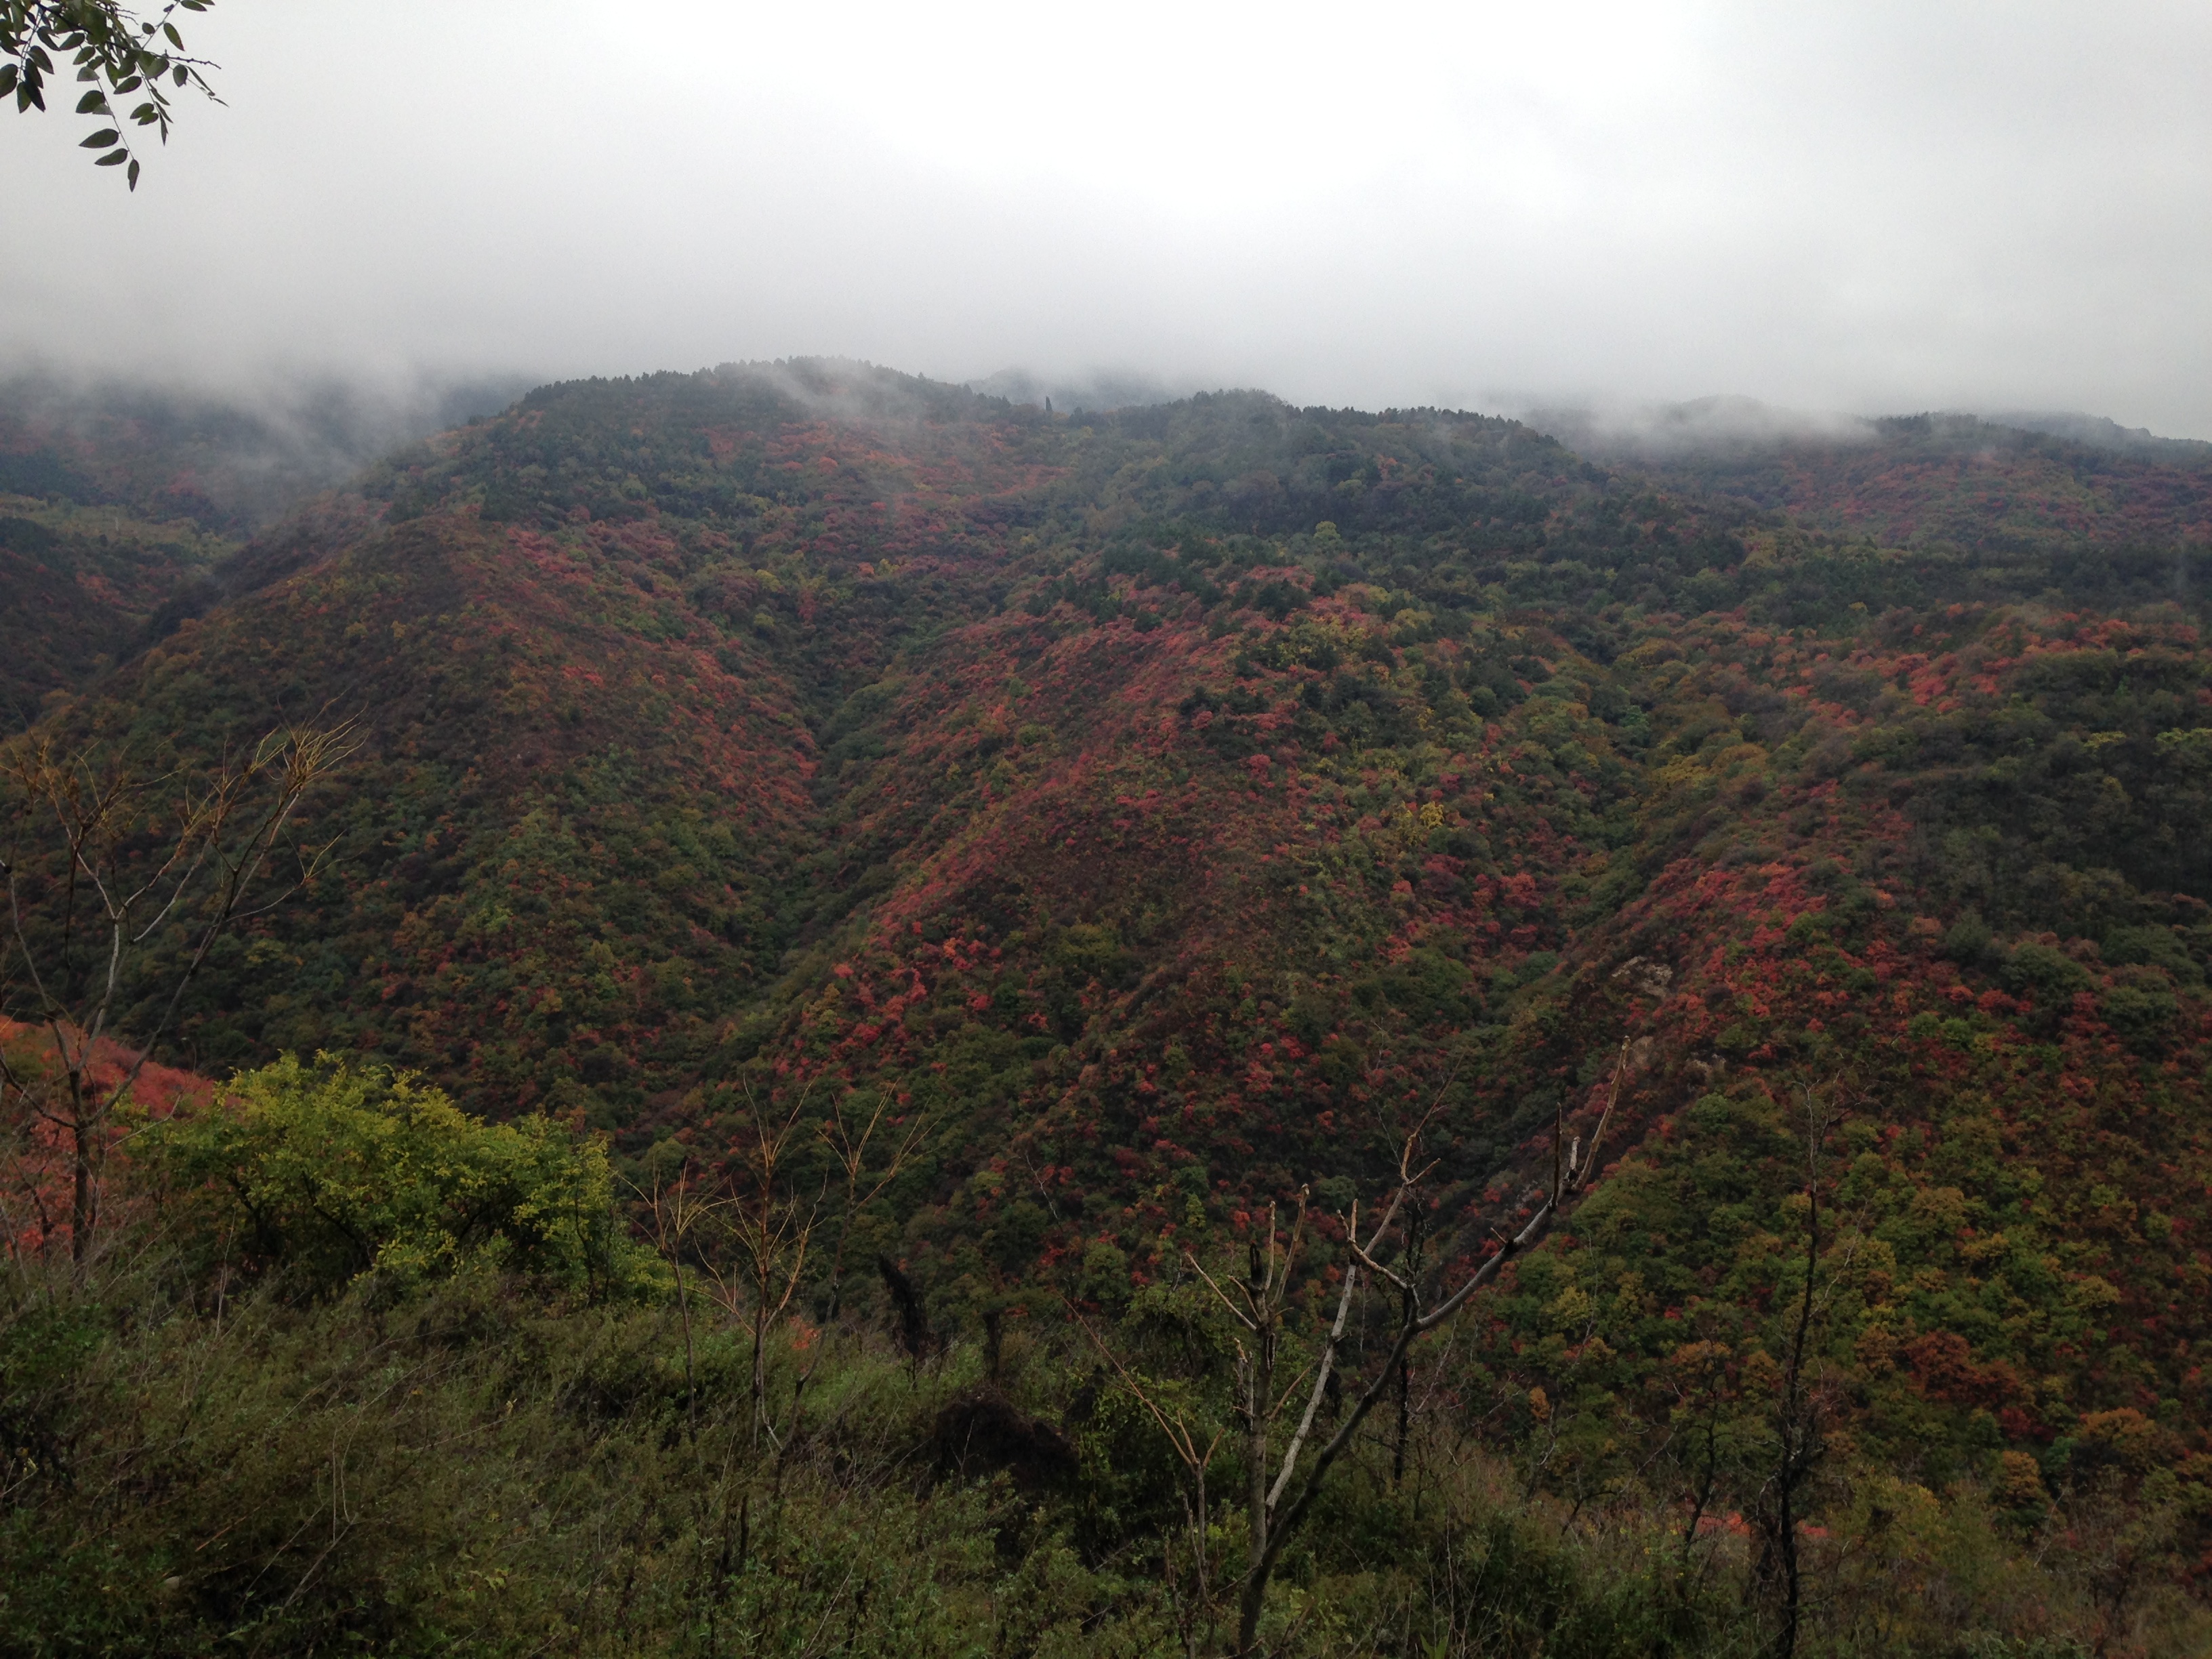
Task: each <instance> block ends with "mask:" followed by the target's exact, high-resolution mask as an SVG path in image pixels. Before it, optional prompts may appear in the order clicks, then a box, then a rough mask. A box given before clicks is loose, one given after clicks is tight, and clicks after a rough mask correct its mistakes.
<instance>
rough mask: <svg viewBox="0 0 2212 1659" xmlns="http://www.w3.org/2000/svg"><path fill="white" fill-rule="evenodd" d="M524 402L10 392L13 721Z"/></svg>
mask: <svg viewBox="0 0 2212 1659" xmlns="http://www.w3.org/2000/svg"><path fill="white" fill-rule="evenodd" d="M523 389H524V387H523V386H520V385H514V386H507V385H502V384H497V383H494V384H488V385H484V386H460V387H448V388H445V389H443V390H439V391H434V392H419V393H410V394H406V395H398V394H386V393H378V392H365V391H362V390H360V389H356V388H349V387H346V386H337V385H327V386H309V387H306V388H294V389H292V390H291V391H290V392H288V393H287V394H286V395H284V396H282V397H276V398H271V399H269V400H267V401H265V402H264V403H262V404H254V403H252V402H251V401H250V400H247V399H246V398H222V397H217V396H212V395H191V394H185V393H173V392H160V391H156V390H149V389H145V388H139V387H132V386H120V385H112V384H110V385H89V386H83V385H70V384H65V383H63V382H61V381H58V380H51V379H46V378H42V377H40V376H36V375H23V374H19V375H15V376H14V377H12V378H9V379H7V380H0V723H4V725H5V726H6V727H7V729H9V730H17V729H20V728H21V726H23V725H24V724H26V723H27V721H28V720H30V719H31V718H32V716H33V715H34V714H35V713H36V711H37V710H38V708H39V707H40V703H41V702H42V701H43V700H44V698H45V697H46V696H47V695H48V694H49V693H51V692H54V691H58V690H64V689H74V688H76V687H78V686H81V685H82V684H85V683H86V682H87V681H88V679H90V678H92V677H93V676H94V674H96V673H97V672H99V671H100V670H101V669H102V668H104V667H106V666H107V665H110V664H112V663H113V662H114V661H116V660H117V659H118V658H120V657H123V656H125V655H128V654H130V653H132V652H134V651H137V650H140V649H143V647H145V646H146V644H147V643H149V641H152V640H154V639H158V638H160V637H161V636H162V635H164V634H166V633H167V631H168V630H169V629H172V628H173V627H174V626H175V625H176V623H178V622H179V620H181V619H182V618H184V617H189V616H193V615H197V614H198V613H199V612H200V611H204V610H206V609H207V608H208V606H209V605H211V604H213V603H214V602H215V600H216V599H217V598H218V597H220V593H221V592H222V589H221V587H220V586H219V585H218V584H217V583H216V581H215V580H214V579H213V577H214V568H215V567H216V565H217V564H218V563H219V562H222V560H223V559H224V558H225V557H226V556H228V555H229V554H230V553H232V552H234V551H235V550H237V548H238V547H239V546H240V544H241V543H242V541H243V540H244V538H246V537H247V536H249V535H251V534H252V532H254V531H255V530H256V529H258V528H259V527H261V526H264V525H267V524H270V523H272V522H274V521H275V520H277V519H279V518H282V517H284V516H286V515H289V514H291V513H295V512H297V511H298V510H299V508H300V507H301V503H302V502H303V501H306V500H307V498H309V497H310V496H313V495H316V494H317V493H319V492H320V491H323V490H326V489H330V488H331V487H332V486H333V485H336V484H339V483H343V482H345V481H346V480H347V479H349V478H350V477H353V476H354V475H355V474H356V473H357V472H359V471H361V470H362V468H363V467H364V466H366V465H368V463H369V462H371V461H372V460H374V459H377V458H379V457H380V456H381V455H382V454H383V453H385V452H386V450H388V449H390V448H391V447H393V446H394V445H397V444H399V443H402V442H404V441H410V440H412V439H415V438H418V437H421V436H422V435H425V434H428V433H431V432H435V431H437V430H440V429H441V428H444V427H446V426H447V425H450V424H451V423H452V422H454V421H456V420H459V419H463V418H465V417H466V416H468V415H469V414H471V413H476V412H480V411H482V410H487V409H494V408H497V407H499V406H500V405H501V404H504V403H505V402H506V401H507V399H508V398H511V397H513V395H514V394H515V393H516V392H520V391H522V390H523Z"/></svg>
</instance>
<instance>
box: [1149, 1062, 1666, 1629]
mask: <svg viewBox="0 0 2212 1659" xmlns="http://www.w3.org/2000/svg"><path fill="white" fill-rule="evenodd" d="M1627 1059H1628V1050H1627V1045H1626V1043H1624V1044H1623V1045H1622V1047H1621V1052H1620V1058H1619V1060H1617V1062H1616V1063H1615V1065H1614V1067H1613V1085H1612V1088H1611V1090H1610V1091H1609V1092H1608V1094H1607V1099H1606V1104H1605V1109H1604V1111H1603V1113H1602V1114H1601V1116H1600V1117H1599V1119H1598V1122H1597V1127H1596V1128H1595V1130H1594V1131H1593V1132H1592V1133H1591V1136H1590V1143H1589V1150H1588V1152H1584V1150H1583V1143H1582V1140H1581V1139H1580V1137H1578V1136H1577V1137H1575V1138H1572V1139H1570V1138H1569V1136H1568V1134H1567V1130H1566V1120H1565V1112H1564V1109H1563V1110H1562V1111H1561V1112H1560V1113H1559V1115H1558V1116H1557V1117H1555V1119H1554V1121H1553V1128H1552V1170H1551V1179H1550V1181H1549V1182H1547V1185H1546V1187H1545V1189H1544V1192H1543V1195H1542V1197H1541V1200H1539V1201H1538V1203H1537V1204H1536V1206H1535V1208H1534V1212H1533V1213H1531V1215H1530V1216H1529V1218H1528V1220H1527V1221H1526V1222H1525V1223H1523V1224H1522V1227H1521V1229H1520V1231H1518V1232H1516V1233H1514V1234H1513V1235H1512V1236H1511V1237H1499V1239H1498V1248H1497V1249H1495V1250H1494V1251H1492V1253H1491V1254H1490V1255H1488V1256H1487V1257H1486V1258H1485V1259H1484V1260H1483V1261H1482V1262H1481V1263H1480V1265H1478V1266H1477V1267H1475V1268H1474V1271H1473V1272H1472V1273H1469V1274H1468V1276H1467V1278H1466V1279H1464V1280H1463V1281H1462V1283H1461V1284H1460V1285H1458V1286H1457V1287H1456V1288H1455V1289H1452V1290H1449V1291H1445V1290H1442V1289H1441V1288H1437V1287H1432V1286H1431V1285H1427V1284H1425V1282H1424V1279H1423V1278H1422V1276H1421V1275H1420V1273H1419V1269H1418V1268H1417V1267H1415V1266H1414V1258H1415V1255H1416V1254H1417V1252H1416V1249H1415V1240H1416V1238H1417V1237H1418V1234H1417V1233H1416V1232H1415V1231H1414V1227H1415V1225H1416V1224H1414V1223H1413V1221H1412V1218H1413V1215H1414V1214H1416V1213H1417V1212H1418V1211H1419V1209H1420V1208H1421V1207H1422V1206H1423V1203H1424V1199H1423V1183H1424V1182H1425V1180H1426V1178H1427V1176H1428V1175H1429V1174H1430V1172H1431V1170H1432V1169H1433V1168H1434V1167H1435V1166H1434V1165H1433V1164H1419V1165H1418V1167H1417V1160H1418V1158H1419V1149H1420V1139H1421V1134H1422V1132H1423V1130H1424V1129H1425V1127H1427V1125H1426V1120H1424V1121H1423V1122H1422V1123H1421V1124H1420V1125H1419V1126H1417V1127H1415V1128H1414V1130H1413V1133H1412V1134H1410V1135H1408V1136H1407V1138H1406V1142H1405V1145H1404V1146H1403V1148H1402V1149H1401V1152H1400V1153H1399V1158H1398V1176H1397V1180H1396V1182H1395V1185H1394V1186H1393V1188H1392V1190H1391V1193H1390V1195H1389V1200H1388V1201H1387V1202H1386V1203H1385V1204H1384V1205H1383V1214H1382V1218H1381V1219H1380V1220H1378V1221H1376V1223H1375V1224H1374V1225H1373V1226H1372V1227H1371V1228H1370V1229H1368V1230H1367V1231H1366V1233H1365V1235H1364V1237H1363V1236H1362V1233H1361V1229H1360V1222H1359V1208H1358V1205H1357V1204H1354V1205H1353V1206H1352V1212H1351V1213H1350V1215H1349V1216H1348V1217H1347V1218H1346V1242H1347V1243H1348V1245H1349V1247H1350V1250H1351V1255H1352V1262H1351V1264H1350V1265H1348V1266H1347V1267H1346V1268H1345V1271H1344V1281H1343V1285H1342V1287H1341V1288H1340V1291H1338V1294H1337V1301H1336V1315H1335V1317H1334V1320H1333V1321H1332V1322H1330V1325H1329V1327H1328V1333H1327V1334H1326V1335H1325V1336H1324V1337H1323V1339H1322V1345H1321V1351H1320V1353H1319V1355H1318V1356H1317V1357H1316V1359H1315V1361H1314V1363H1313V1364H1312V1365H1311V1367H1310V1371H1311V1376H1312V1381H1311V1383H1310V1384H1308V1385H1306V1386H1305V1389H1304V1399H1305V1403H1304V1409H1303V1410H1302V1411H1301V1412H1300V1413H1299V1415H1298V1418H1297V1425H1296V1426H1295V1427H1294V1428H1293V1429H1292V1430H1291V1435H1290V1438H1289V1440H1288V1441H1287V1442H1286V1443H1285V1444H1284V1446H1283V1448H1282V1450H1281V1452H1280V1453H1279V1455H1278V1454H1277V1453H1276V1452H1275V1450H1274V1449H1273V1437H1274V1434H1275V1425H1277V1424H1278V1423H1279V1421H1280V1420H1282V1419H1283V1418H1284V1416H1285V1413H1287V1412H1288V1411H1289V1409H1290V1407H1291V1406H1292V1404H1293V1403H1295V1401H1296V1398H1297V1394H1298V1392H1299V1389H1300V1386H1301V1384H1302V1383H1304V1381H1305V1379H1304V1373H1301V1374H1300V1375H1299V1376H1294V1377H1292V1378H1291V1380H1290V1382H1289V1383H1286V1384H1285V1383H1280V1382H1279V1379H1278V1377H1277V1371H1278V1370H1279V1366H1280V1362H1281V1357H1282V1349H1281V1335H1282V1330H1283V1317H1284V1313H1285V1310H1286V1309H1287V1307H1288V1305H1289V1302H1290V1297H1291V1289H1292V1285H1293V1282H1294V1273H1293V1269H1294V1267H1295V1265H1296V1262H1297V1255H1298V1253H1299V1250H1300V1249H1301V1247H1302V1246H1303V1244H1304V1237H1305V1229H1306V1219H1307V1214H1306V1200H1305V1199H1304V1195H1303V1194H1301V1195H1300V1198H1299V1201H1298V1208H1297V1214H1296V1216H1295V1218H1293V1220H1292V1222H1291V1229H1290V1232H1289V1235H1288V1237H1286V1238H1283V1237H1279V1236H1278V1233H1277V1228H1276V1218H1275V1213H1274V1211H1273V1208H1272V1207H1271V1208H1270V1210H1269V1212H1268V1220H1267V1237H1266V1239H1265V1241H1264V1243H1263V1242H1261V1241H1260V1240H1258V1239H1255V1241H1254V1242H1253V1243H1252V1245H1251V1246H1250V1249H1249V1259H1248V1261H1247V1264H1246V1272H1245V1273H1244V1276H1243V1278H1242V1279H1232V1280H1231V1284H1230V1285H1229V1286H1228V1287H1226V1288H1225V1287H1224V1285H1222V1284H1221V1282H1220V1281H1219V1280H1218V1279H1215V1278H1214V1277H1213V1276H1212V1274H1211V1273H1206V1269H1205V1268H1204V1267H1202V1266H1201V1265H1200V1263H1199V1261H1198V1260H1197V1258H1196V1257H1195V1256H1191V1257H1189V1258H1188V1260H1189V1261H1190V1265H1191V1266H1192V1267H1193V1268H1194V1269H1195V1270H1196V1271H1197V1272H1198V1273H1199V1274H1200V1276H1201V1277H1202V1278H1203V1279H1205V1280H1206V1285H1208V1286H1209V1287H1210V1288H1211V1289H1212V1291H1213V1293H1214V1295H1215V1297H1217V1298H1218V1300H1219V1301H1220V1303H1221V1304H1222V1306H1223V1307H1225V1308H1226V1309H1227V1310H1228V1311H1229V1314H1230V1316H1231V1318H1232V1319H1234V1320H1235V1321H1236V1322H1237V1324H1238V1325H1239V1326H1241V1327H1242V1328H1243V1331H1244V1339H1243V1340H1239V1341H1238V1343H1237V1384H1236V1387H1237V1405H1236V1409H1237V1419H1238V1420H1239V1422H1240V1424H1241V1425H1242V1426H1243V1431H1244V1435H1245V1443H1246V1457H1247V1460H1248V1477H1249V1478H1248V1491H1247V1493H1246V1498H1245V1508H1246V1515H1247V1519H1248V1522H1249V1531H1250V1542H1249V1548H1248V1553H1247V1556H1246V1564H1245V1569H1244V1577H1243V1583H1242V1585H1241V1586H1240V1589H1239V1595H1238V1605H1237V1645H1236V1649H1235V1651H1236V1652H1237V1654H1239V1655H1246V1654H1249V1653H1250V1652H1252V1651H1253V1649H1254V1646H1255V1644H1256V1643H1257V1642H1258V1640H1259V1632H1260V1615H1261V1612H1262V1610H1263V1609H1264V1608H1265V1607H1266V1605H1267V1585H1268V1583H1269V1582H1270V1581H1271V1580H1272V1579H1273V1577H1274V1572H1275V1568H1276V1565H1278V1564H1279V1562H1280V1560H1281V1559H1282V1554H1283V1549H1284V1547H1285V1545H1287V1544H1288V1543H1289V1542H1290V1540H1291V1535H1292V1534H1293V1533H1295V1532H1296V1530H1297V1527H1298V1524H1299V1522H1302V1521H1304V1519H1305V1517H1306V1516H1307V1514H1308V1513H1309V1512H1310V1510H1312V1508H1313V1505H1314V1502H1315V1500H1316V1498H1319V1496H1320V1495H1321V1491H1322V1483H1323V1482H1324V1481H1325V1480H1327V1479H1328V1473H1329V1471H1330V1469H1331V1468H1334V1466H1335V1464H1336V1462H1337V1461H1338V1459H1340V1457H1342V1456H1343V1455H1344V1454H1345V1452H1346V1449H1349V1448H1350V1446H1351V1445H1352V1441H1353V1438H1354V1437H1356V1436H1357V1435H1358V1432H1359V1429H1360V1425H1362V1424H1363V1423H1364V1422H1365V1421H1366V1419H1367V1414H1368V1413H1370V1412H1371V1411H1373V1410H1374V1409H1375V1407H1376V1405H1377V1404H1378V1403H1380V1402H1381V1401H1383V1398H1384V1397H1385V1396H1386V1395H1388V1394H1389V1392H1390V1391H1391V1389H1393V1387H1394V1386H1395V1385H1396V1384H1397V1383H1398V1382H1399V1379H1400V1377H1401V1376H1402V1374H1403V1372H1402V1368H1403V1367H1404V1365H1405V1364H1406V1362H1407V1358H1408V1356H1409V1355H1410V1353H1411V1352H1412V1350H1413V1345H1414V1343H1416V1342H1418V1341H1419V1340H1420V1339H1421V1338H1422V1337H1424V1336H1425V1335H1427V1334H1429V1333H1430V1332H1431V1331H1433V1330H1435V1329H1437V1328H1438V1327H1439V1326H1441V1325H1443V1324H1444V1323H1446V1322H1449V1320H1450V1319H1451V1318H1453V1316H1455V1315H1456V1314H1458V1312H1459V1311H1460V1310H1462V1308H1464V1307H1466V1306H1467V1304H1468V1302H1469V1301H1470V1300H1471V1299H1472V1298H1473V1297H1474V1294H1475V1292H1476V1291H1480V1289H1482V1287H1483V1286H1484V1285H1488V1284H1490V1283H1491V1282H1492V1280H1494V1279H1496V1278H1497V1277H1498V1273H1499V1272H1500V1271H1501V1270H1502V1269H1503V1268H1504V1266H1505V1264H1506V1263H1507V1262H1508V1261H1511V1260H1512V1259H1513V1258H1514V1257H1515V1256H1516V1255H1520V1254H1521V1253H1522V1252H1523V1251H1525V1250H1527V1249H1529V1248H1530V1247H1531V1246H1533V1245H1534V1244H1535V1243H1538V1242H1539V1241H1540V1240H1541V1239H1542V1238H1543V1237H1544V1236H1545V1235H1546V1234H1547V1233H1548V1232H1549V1231H1551V1229H1552V1224H1553V1222H1554V1221H1555V1220H1556V1219H1557V1218H1559V1213H1560V1212H1561V1210H1562V1209H1564V1208H1565V1206H1567V1205H1568V1204H1570V1203H1571V1201H1573V1200H1574V1199H1575V1198H1576V1197H1577V1196H1578V1195H1579V1194H1581V1193H1582V1192H1583V1190H1584V1189H1585V1188H1587V1187H1588V1186H1589V1182H1590V1178H1591V1177H1592V1176H1593V1175H1595V1172H1596V1170H1597V1167H1598V1164H1597V1152H1598V1147H1599V1146H1600V1145H1601V1143H1602V1141H1603V1139H1604V1136H1605V1130H1606V1126H1607V1123H1609V1122H1610V1121H1612V1117H1613V1107H1614V1106H1615V1105H1616V1104H1617V1103H1618V1102H1619V1100H1620V1085H1621V1080H1622V1078H1623V1077H1624V1075H1625V1074H1626V1070H1627ZM1401 1217H1404V1218H1406V1220H1405V1221H1404V1222H1403V1223H1402V1224H1401ZM1394 1234H1395V1236H1397V1237H1400V1240H1401V1248H1400V1249H1399V1250H1398V1251H1397V1253H1396V1254H1395V1257H1392V1256H1391V1254H1390V1252H1389V1251H1387V1250H1386V1249H1385V1246H1386V1245H1387V1244H1388V1243H1389V1241H1390V1240H1391V1239H1392V1237H1394ZM1386 1258H1389V1259H1386ZM1363 1270H1364V1272H1365V1273H1368V1274H1369V1275H1370V1277H1371V1278H1372V1279H1374V1280H1375V1281H1376V1285H1377V1287H1378V1288H1379V1287H1381V1286H1382V1285H1388V1286H1389V1287H1390V1289H1391V1290H1393V1291H1395V1292H1396V1300H1397V1304H1398V1305H1397V1309H1396V1313H1395V1332H1394V1334H1393V1336H1392V1339H1391V1342H1390V1346H1389V1350H1388V1352H1386V1353H1385V1355H1384V1357H1383V1364H1382V1365H1381V1366H1380V1367H1379V1368H1378V1369H1377V1370H1376V1372H1375V1373H1374V1375H1373V1376H1372V1377H1371V1379H1370V1381H1369V1382H1368V1383H1367V1384H1366V1386H1365V1387H1364V1389H1361V1390H1360V1392H1359V1394H1358V1396H1357V1397H1356V1398H1355V1399H1354V1400H1353V1401H1352V1407H1351V1409H1350V1410H1348V1411H1346V1412H1345V1413H1343V1414H1342V1415H1341V1417H1340V1419H1339V1420H1338V1422H1337V1425H1336V1428H1335V1431H1334V1433H1333V1434H1331V1435H1330V1436H1329V1437H1328V1440H1327V1441H1325V1442H1324V1443H1322V1445H1321V1447H1320V1449H1318V1450H1317V1451H1316V1452H1315V1453H1314V1455H1313V1456H1312V1459H1311V1461H1310V1462H1307V1463H1306V1464H1305V1465H1304V1468H1301V1467H1300V1459H1301V1458H1302V1457H1303V1456H1304V1454H1305V1450H1306V1445H1307V1443H1308V1441H1309V1440H1310V1439H1311V1438H1312V1437H1313V1434H1314V1425H1315V1422H1316V1419H1318V1418H1319V1416H1320V1414H1321V1409H1322V1402H1323V1401H1324V1400H1325V1399H1327V1398H1328V1393H1329V1383H1330V1379H1331V1377H1332V1376H1334V1374H1335V1371H1336V1369H1337V1364H1338V1359H1339V1356H1340V1353H1341V1352H1342V1349H1343V1346H1344V1337H1345V1332H1346V1328H1347V1326H1348V1325H1349V1323H1350V1322H1351V1316H1352V1304H1353V1303H1354V1301H1355V1299H1356V1298H1357V1297H1358V1288H1359V1279H1360V1273H1361V1272H1362V1271H1363ZM1186 1461H1188V1460H1186Z"/></svg>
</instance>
